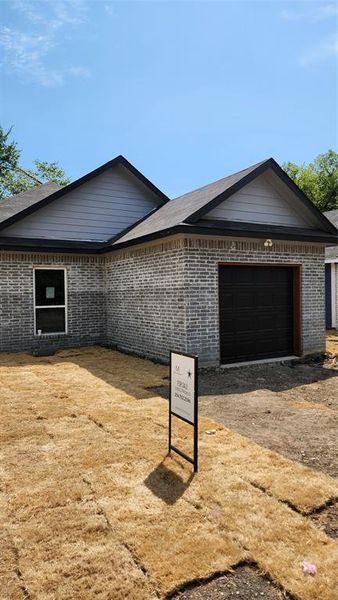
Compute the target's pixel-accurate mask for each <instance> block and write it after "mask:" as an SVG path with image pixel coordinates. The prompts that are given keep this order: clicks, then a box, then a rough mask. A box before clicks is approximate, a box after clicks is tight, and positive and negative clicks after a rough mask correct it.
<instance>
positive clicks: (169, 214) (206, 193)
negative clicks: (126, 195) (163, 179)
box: [113, 160, 266, 245]
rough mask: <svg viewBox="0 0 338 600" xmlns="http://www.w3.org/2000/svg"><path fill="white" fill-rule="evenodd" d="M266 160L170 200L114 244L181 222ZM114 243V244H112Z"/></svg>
mask: <svg viewBox="0 0 338 600" xmlns="http://www.w3.org/2000/svg"><path fill="white" fill-rule="evenodd" d="M265 162H266V161H265V160H263V161H261V162H259V163H257V164H255V165H252V166H251V167H248V168H247V169H244V170H243V171H238V172H237V173H234V174H233V175H229V176H228V177H223V178H222V179H219V180H218V181H214V182H213V183H210V184H208V185H205V186H203V187H201V188H198V189H197V190H194V191H192V192H189V193H187V194H183V196H179V197H178V198H175V199H174V200H170V201H169V202H167V203H166V204H164V206H162V207H161V208H160V209H158V210H156V211H155V212H153V213H152V214H150V215H149V217H148V218H147V219H145V220H144V221H142V223H139V225H136V226H135V227H133V229H132V230H131V231H129V232H127V233H126V234H125V235H123V236H122V237H120V238H119V239H118V240H116V242H115V243H116V244H121V243H122V242H127V241H129V240H133V239H135V238H139V237H142V236H144V235H148V234H152V233H155V232H157V231H162V230H163V229H167V228H168V227H175V226H176V225H180V224H181V223H183V222H184V221H185V220H186V219H187V218H188V217H190V215H192V214H193V213H194V212H196V211H197V210H199V209H200V208H202V207H203V206H205V204H207V203H208V202H210V201H211V200H212V199H213V198H215V197H217V196H219V195H220V194H222V193H223V192H226V191H227V190H228V189H229V188H231V187H232V186H233V185H234V184H235V183H238V181H240V180H241V179H243V178H244V177H245V176H246V175H249V173H251V172H252V171H254V170H255V169H257V167H259V166H260V165H262V164H264V163H265ZM113 245H114V244H113Z"/></svg>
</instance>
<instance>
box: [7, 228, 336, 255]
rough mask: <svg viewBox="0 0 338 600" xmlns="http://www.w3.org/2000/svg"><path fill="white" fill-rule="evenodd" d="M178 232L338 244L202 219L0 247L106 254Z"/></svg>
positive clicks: (291, 231)
mask: <svg viewBox="0 0 338 600" xmlns="http://www.w3.org/2000/svg"><path fill="white" fill-rule="evenodd" d="M176 234H186V235H189V234H194V235H203V236H210V237H218V238H219V237H245V238H252V239H255V238H256V239H267V238H269V239H270V238H271V239H272V240H274V239H275V240H287V241H298V242H310V243H314V244H322V245H325V246H335V245H337V244H338V240H337V236H336V235H331V234H329V233H325V232H323V231H318V230H313V229H298V228H291V227H289V228H286V227H280V226H271V225H259V224H252V223H239V222H237V221H232V222H230V221H229V222H228V223H227V224H226V226H223V227H220V226H219V222H218V221H216V222H214V221H208V222H207V223H203V222H200V223H199V224H198V225H187V224H185V223H182V224H180V225H177V226H175V227H169V228H167V229H163V230H161V231H156V232H155V233H151V234H148V235H144V236H142V237H138V238H134V239H131V240H128V241H126V242H119V241H118V240H117V241H116V242H115V243H113V244H107V243H105V242H99V243H97V242H81V241H79V242H78V241H71V240H47V239H46V240H41V239H30V238H12V237H11V238H10V237H7V238H5V237H3V238H0V250H7V251H8V250H13V251H14V250H15V251H31V252H65V253H75V254H77V253H82V254H105V253H108V252H114V251H116V250H119V249H121V248H128V247H129V246H135V245H138V244H144V243H146V242H150V241H153V240H157V239H163V238H165V237H169V236H172V235H176Z"/></svg>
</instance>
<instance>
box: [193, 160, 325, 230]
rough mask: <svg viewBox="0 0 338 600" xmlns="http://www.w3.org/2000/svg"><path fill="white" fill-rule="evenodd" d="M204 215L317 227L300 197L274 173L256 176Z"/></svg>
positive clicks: (220, 218) (253, 221)
mask: <svg viewBox="0 0 338 600" xmlns="http://www.w3.org/2000/svg"><path fill="white" fill-rule="evenodd" d="M203 218H204V219H216V220H226V221H242V222H244V223H264V224H268V225H285V226H286V227H302V228H304V227H308V228H312V227H314V226H315V223H314V222H313V217H311V215H310V213H309V211H307V210H305V211H304V209H303V207H302V208H301V207H300V205H299V199H298V198H297V196H296V195H295V194H293V193H292V192H291V191H290V190H289V189H288V187H287V186H286V185H285V184H284V183H283V182H281V181H280V180H278V179H277V177H275V176H274V174H273V173H272V172H271V173H269V172H267V173H264V174H262V175H259V176H257V177H256V179H254V180H253V181H251V182H250V183H248V184H247V185H246V186H245V187H243V188H242V189H241V190H239V191H238V192H235V193H234V194H233V195H232V196H230V198H228V199H226V200H224V201H223V202H222V203H221V204H219V205H218V206H217V207H216V208H214V209H212V210H211V211H210V212H209V213H208V214H207V215H205V216H204V217H203Z"/></svg>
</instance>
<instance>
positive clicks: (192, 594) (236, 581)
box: [175, 565, 291, 600]
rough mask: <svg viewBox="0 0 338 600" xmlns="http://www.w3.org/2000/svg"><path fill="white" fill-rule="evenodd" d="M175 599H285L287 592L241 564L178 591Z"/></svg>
mask: <svg viewBox="0 0 338 600" xmlns="http://www.w3.org/2000/svg"><path fill="white" fill-rule="evenodd" d="M175 598H176V599H177V600H255V599H256V598H260V599H263V600H283V599H284V600H287V599H289V598H291V596H289V594H287V593H286V592H284V591H281V590H280V589H278V588H277V587H276V586H275V585H274V584H273V583H272V582H271V581H270V580H269V579H267V578H265V577H263V576H260V574H259V573H258V571H257V569H256V568H255V567H253V566H247V565H245V566H241V567H238V568H236V569H234V571H233V573H227V574H226V575H222V576H221V577H216V578H214V579H212V580H211V581H208V582H206V583H200V584H198V585H195V586H192V587H190V589H186V590H185V591H184V592H182V593H178V594H177V595H176V596H175Z"/></svg>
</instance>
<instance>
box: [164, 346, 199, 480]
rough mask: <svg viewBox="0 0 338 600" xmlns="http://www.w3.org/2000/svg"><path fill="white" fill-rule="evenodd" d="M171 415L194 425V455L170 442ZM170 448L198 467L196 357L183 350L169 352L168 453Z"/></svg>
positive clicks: (195, 469)
mask: <svg viewBox="0 0 338 600" xmlns="http://www.w3.org/2000/svg"><path fill="white" fill-rule="evenodd" d="M172 415H174V416H175V417H178V418H179V419H182V420H183V421H185V422H186V423H190V424H191V425H193V427H194V457H193V458H191V457H190V456H188V455H187V454H185V453H184V452H182V450H179V449H178V448H176V446H173V445H172V443H171V434H172ZM171 450H174V452H177V453H178V454H179V455H180V456H182V457H183V458H185V459H186V460H188V461H189V462H191V463H192V464H193V465H194V471H195V472H196V471H197V468H198V358H197V356H192V355H191V354H185V353H183V352H170V393H169V454H170V452H171Z"/></svg>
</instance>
